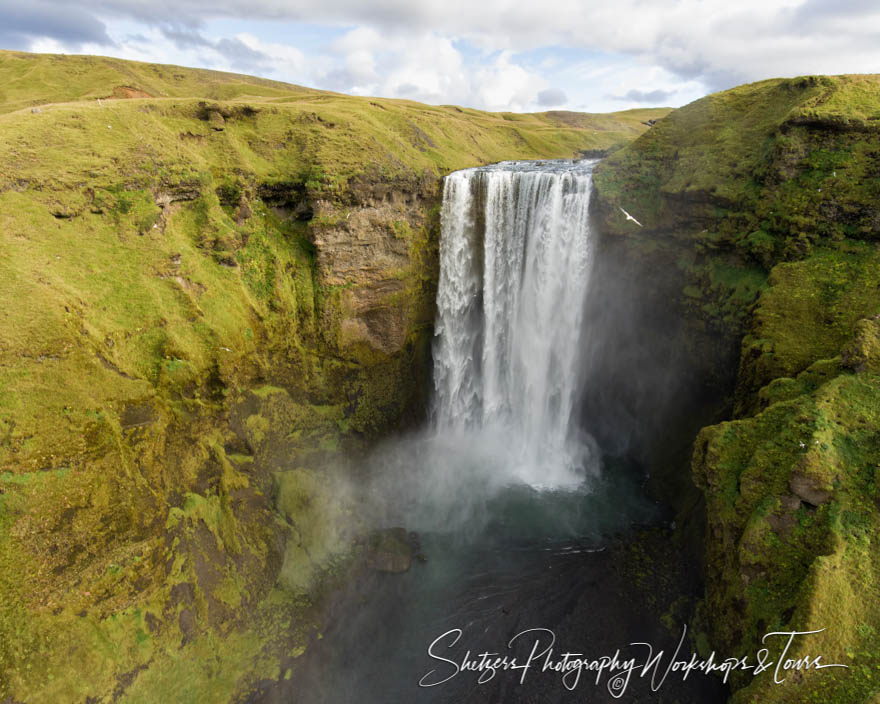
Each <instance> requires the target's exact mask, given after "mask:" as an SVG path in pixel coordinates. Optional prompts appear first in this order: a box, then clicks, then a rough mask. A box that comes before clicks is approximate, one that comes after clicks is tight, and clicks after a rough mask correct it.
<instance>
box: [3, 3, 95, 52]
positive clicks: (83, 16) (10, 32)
mask: <svg viewBox="0 0 880 704" xmlns="http://www.w3.org/2000/svg"><path fill="white" fill-rule="evenodd" d="M41 37H45V38H49V39H53V40H55V41H56V42H58V43H59V44H61V45H62V46H65V47H70V48H71V49H74V48H79V47H81V46H82V45H83V44H87V43H90V42H91V43H97V44H104V45H112V44H113V41H112V40H111V39H110V37H109V36H108V35H107V29H106V27H105V25H104V23H103V22H101V21H99V20H98V19H96V18H95V17H94V16H93V15H92V14H91V13H89V12H88V11H87V10H84V9H80V8H77V7H76V6H75V4H73V5H66V4H64V5H61V4H56V3H54V2H41V1H40V0H37V1H36V2H31V1H29V2H27V3H21V4H16V5H15V6H13V5H11V4H7V3H3V4H2V5H0V46H2V47H7V48H12V49H26V48H28V47H29V46H30V43H31V42H32V41H33V40H35V39H38V38H41Z"/></svg>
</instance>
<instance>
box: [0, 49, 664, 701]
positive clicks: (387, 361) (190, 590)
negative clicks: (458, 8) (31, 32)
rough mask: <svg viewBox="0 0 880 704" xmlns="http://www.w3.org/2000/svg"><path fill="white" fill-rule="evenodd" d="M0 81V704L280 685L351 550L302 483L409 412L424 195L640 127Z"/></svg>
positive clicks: (217, 80) (23, 75)
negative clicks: (456, 180) (491, 169)
mask: <svg viewBox="0 0 880 704" xmlns="http://www.w3.org/2000/svg"><path fill="white" fill-rule="evenodd" d="M0 79H2V81H0V82H2V85H3V86H4V89H3V93H2V94H0V134H2V135H3V139H2V140H0V164H2V165H3V166H2V168H0V228H2V237H3V243H4V245H3V249H4V251H3V256H2V258H0V271H2V273H0V291H2V295H3V300H4V301H7V302H9V305H6V306H4V310H3V311H2V314H0V316H2V323H0V471H2V473H0V526H2V532H0V635H2V637H0V701H9V702H14V701H27V702H59V701H71V702H74V701H111V700H112V701H144V700H147V701H177V702H186V701H192V702H201V701H219V700H229V699H231V698H233V695H232V694H231V693H235V692H239V693H240V695H241V696H245V693H246V692H247V691H248V689H249V688H250V687H251V685H253V684H254V683H256V682H259V681H260V680H261V679H277V678H279V677H283V676H284V675H285V672H288V669H287V668H288V665H289V663H290V661H291V659H292V658H293V657H295V656H296V655H297V654H298V653H300V652H301V651H302V647H303V645H304V644H305V643H306V641H307V639H308V638H309V637H311V635H313V634H314V633H315V628H316V624H317V623H318V618H317V613H318V612H319V610H320V609H319V607H320V604H319V601H320V590H319V589H317V588H316V584H320V583H322V580H323V581H325V582H326V581H327V580H331V581H332V579H333V578H334V574H335V571H338V564H339V560H338V559H337V558H334V556H338V555H343V556H344V555H345V553H346V550H348V549H349V548H350V545H351V541H352V535H351V534H350V533H346V532H345V529H344V527H343V524H345V523H349V522H350V521H349V520H348V518H345V520H343V518H344V517H347V516H349V514H350V512H351V510H352V509H351V507H350V506H348V505H346V504H345V503H344V499H343V497H340V496H338V495H336V494H335V493H334V490H333V488H332V487H333V484H332V483H331V479H330V477H328V476H326V475H325V474H323V473H322V472H321V471H320V470H318V469H317V468H318V467H319V466H321V464H322V460H323V459H324V458H326V457H327V456H329V455H331V454H332V453H336V452H338V451H340V450H343V451H345V453H346V454H347V455H348V456H356V455H357V453H358V452H359V451H361V450H363V449H364V448H365V447H366V446H367V445H368V444H369V443H370V442H371V441H373V440H374V439H375V438H377V437H379V436H380V435H382V434H383V433H386V432H389V431H390V430H392V429H395V428H399V427H401V426H402V425H405V424H407V423H410V422H413V421H415V420H417V419H419V418H420V417H421V415H422V412H423V403H424V394H425V391H426V389H427V383H428V377H427V374H428V369H429V364H428V363H429V343H430V339H431V336H432V324H433V311H434V294H435V287H436V279H437V266H438V265H437V238H438V209H439V186H440V177H441V176H442V174H444V173H446V172H448V171H450V170H453V169H458V168H462V167H466V166H473V165H477V164H481V163H489V162H494V161H499V160H502V159H506V158H517V157H519V158H538V157H571V156H574V155H575V154H577V153H578V152H579V151H581V150H590V149H607V148H609V147H612V146H615V145H620V144H622V143H623V142H626V141H628V140H630V139H632V138H633V137H635V136H636V135H637V134H639V133H640V132H642V131H644V130H645V129H646V127H647V125H646V124H643V123H645V122H646V121H647V120H648V119H653V118H657V117H659V116H661V115H662V114H664V112H665V111H633V112H630V113H622V114H617V115H610V116H588V115H577V114H569V113H546V114H541V115H493V114H488V113H481V112H479V111H475V110H469V109H461V108H454V107H432V106H425V105H419V104H416V103H409V102H401V101H388V100H369V99H357V98H349V97H346V96H339V95H334V94H327V93H321V92H319V91H312V90H308V89H304V88H298V87H296V86H289V85H286V84H279V83H275V82H271V81H263V80H260V79H253V78H250V77H246V76H236V75H232V74H220V73H215V72H208V71H194V70H189V69H182V68H178V67H169V66H154V65H147V64H137V63H132V62H124V61H117V60H111V59H100V58H96V57H58V56H35V55H27V54H18V53H12V52H0ZM347 512H348V513H347ZM336 518H339V520H338V521H336ZM339 559H342V558H339Z"/></svg>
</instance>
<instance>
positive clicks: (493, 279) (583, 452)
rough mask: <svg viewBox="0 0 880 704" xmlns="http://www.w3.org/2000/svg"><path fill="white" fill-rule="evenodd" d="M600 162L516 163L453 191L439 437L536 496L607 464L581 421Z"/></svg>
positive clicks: (468, 177) (444, 267)
mask: <svg viewBox="0 0 880 704" xmlns="http://www.w3.org/2000/svg"><path fill="white" fill-rule="evenodd" d="M593 164H594V162H584V161H581V162H537V163H536V162H505V163H502V164H497V165H494V166H489V167H482V168H477V169H468V170H465V171H458V172H455V173H452V174H450V175H449V176H447V177H446V180H445V182H444V190H443V209H442V213H441V225H442V234H441V241H440V285H439V289H438V292H437V325H436V339H435V345H434V385H435V398H434V409H433V413H434V423H435V428H436V431H437V434H438V436H442V437H446V438H447V439H449V438H452V440H451V442H452V443H456V442H459V443H463V444H467V445H472V444H474V443H476V444H477V445H478V446H479V450H480V452H479V454H480V455H483V456H489V457H492V458H493V460H494V462H493V463H495V464H500V465H501V466H503V467H504V468H505V469H506V470H507V472H509V477H508V479H509V480H511V481H513V480H519V481H524V482H527V483H528V484H531V485H532V486H537V487H547V488H551V487H567V486H574V485H577V484H580V483H581V482H582V481H583V479H584V477H585V475H586V474H587V473H588V472H590V470H591V468H592V466H593V465H594V464H595V463H596V462H597V460H596V459H594V458H595V456H596V454H597V453H596V452H595V451H594V449H593V445H592V441H591V440H590V439H589V438H587V437H585V436H584V435H583V434H580V433H578V432H577V429H576V428H574V427H573V422H572V421H573V410H574V406H575V403H576V402H577V397H578V380H579V378H580V375H579V356H580V342H581V324H582V320H583V311H584V302H585V297H586V291H587V285H588V281H589V275H590V267H591V262H592V254H593V237H592V233H591V231H590V226H589V218H588V208H589V202H590V190H591V174H592V167H593Z"/></svg>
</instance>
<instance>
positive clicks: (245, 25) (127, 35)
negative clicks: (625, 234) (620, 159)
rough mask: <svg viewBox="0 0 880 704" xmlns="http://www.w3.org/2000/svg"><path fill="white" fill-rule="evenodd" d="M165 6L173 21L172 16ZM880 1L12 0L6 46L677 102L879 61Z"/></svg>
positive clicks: (292, 75) (444, 93) (430, 99)
mask: <svg viewBox="0 0 880 704" xmlns="http://www.w3.org/2000/svg"><path fill="white" fill-rule="evenodd" d="M169 17H173V19H171V20H169V19H168V18H169ZM878 32H880V7H875V6H873V4H872V3H869V2H865V1H864V0H848V1H847V2H844V3H837V4H835V6H834V7H827V6H826V4H825V3H822V2H821V1H820V0H800V1H798V0H794V1H792V0H768V1H765V2H759V1H758V0H749V1H748V2H745V3H741V4H739V5H737V6H735V7H733V6H731V5H729V4H728V3H722V2H718V1H712V2H699V0H676V1H675V2H672V3H665V4H664V6H663V7H658V6H657V5H646V4H644V3H642V2H640V1H639V0H622V2H621V3H619V4H618V6H616V8H615V9H614V10H608V9H605V8H603V7H599V6H586V7H581V6H579V5H578V3H573V2H570V0H548V2H546V3H544V4H543V5H542V7H541V8H533V7H515V8H509V7H507V6H506V3H505V2H504V1H503V0H493V1H492V2H490V3H488V4H484V5H481V6H480V7H472V6H470V5H469V4H468V3H465V2H463V0H458V2H451V3H450V2H445V3H443V4H442V5H441V4H440V3H439V2H436V0H425V1H423V2H419V3H416V4H408V3H405V2H401V1H400V0H380V2H377V3H372V4H371V5H370V6H369V7H362V6H360V5H359V4H357V3H352V2H350V1H349V0H323V1H322V2H320V3H312V2H311V0H301V1H300V2H298V3H297V4H296V6H288V4H287V3H284V2H281V1H280V0H258V1H257V2H252V3H244V2H242V1H241V0H225V2H222V3H214V4H209V3H206V2H203V1H202V0H180V1H179V2H175V3H170V2H165V1H164V0H163V1H162V2H159V3H155V4H153V5H152V6H150V7H149V8H146V7H144V6H143V5H142V4H141V3H137V2H134V0H101V2H98V3H88V4H87V3H83V2H79V1H77V2H73V3H64V2H61V0H35V1H34V2H32V3H29V4H28V6H27V7H24V8H22V7H12V6H11V3H9V2H8V0H0V48H3V49H9V50H12V51H26V52H30V53H50V54H66V55H83V54H84V55H93V56H106V57H110V58H119V59H127V60H134V61H142V62H145V63H161V64H169V65H176V66H184V67H189V68H203V69H211V70H217V71H225V72H229V73H238V74H245V75H252V76H257V77H261V78H266V79H269V80H276V81H282V82H285V83H291V84H294V85H300V86H306V87H310V88H314V89H316V90H324V91H332V92H336V93H343V94H346V95H355V96H363V97H367V96H369V97H377V98H394V99H403V100H413V101H416V102H421V103H427V104H431V105H459V106H462V107H470V108H475V109H479V110H491V111H496V112H497V111H501V112H520V113H523V112H546V111H548V110H570V111H574V112H590V113H604V112H619V111H622V110H627V109H635V108H641V107H670V108H676V107H680V106H682V105H685V104H687V103H690V102H692V101H693V100H696V99H698V98H701V97H703V96H705V95H708V94H710V93H714V92H717V91H719V90H724V89H726V88H732V87H734V86H736V85H741V84H744V83H753V82H757V81H760V80H764V79H771V78H791V77H796V76H801V75H840V74H849V73H877V72H880V48H878V47H877V46H876V41H874V37H875V36H876V34H877V33H878Z"/></svg>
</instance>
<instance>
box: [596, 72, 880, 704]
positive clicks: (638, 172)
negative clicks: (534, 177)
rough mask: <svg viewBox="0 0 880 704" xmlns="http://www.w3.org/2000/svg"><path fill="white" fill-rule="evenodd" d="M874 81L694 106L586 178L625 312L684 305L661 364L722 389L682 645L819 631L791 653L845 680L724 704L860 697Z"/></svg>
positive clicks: (872, 369)
mask: <svg viewBox="0 0 880 704" xmlns="http://www.w3.org/2000/svg"><path fill="white" fill-rule="evenodd" d="M878 89H880V79H878V78H877V77H876V76H843V77H818V78H816V77H808V78H799V79H791V80H773V81H765V82H762V83H758V84H754V85H749V86H742V87H740V88H736V89H733V90H730V91H726V92H723V93H719V94H715V95H712V96H708V97H707V98H704V99H701V100H699V101H697V102H695V103H692V104H691V105H688V106H686V107H684V108H681V109H680V110H677V111H676V112H674V113H673V114H672V115H670V116H669V117H668V118H666V119H665V120H663V121H661V122H660V123H659V124H658V125H656V126H655V127H654V128H653V129H652V130H650V131H649V132H648V133H646V134H645V135H643V136H642V137H641V138H639V139H638V140H636V141H635V142H634V143H633V144H632V145H630V146H629V147H626V148H624V149H623V150H621V151H620V152H617V153H616V154H614V155H612V156H611V157H609V158H608V159H606V160H605V161H604V162H603V163H602V164H601V165H600V166H599V168H597V170H596V174H595V183H596V186H597V192H598V197H597V208H596V216H597V217H598V218H599V220H600V222H601V225H602V230H603V232H604V233H605V236H606V239H607V240H608V241H607V243H606V248H607V249H610V250H614V251H616V252H622V255H621V256H622V258H623V259H624V261H625V262H626V264H625V270H626V271H628V272H629V273H630V275H631V277H632V278H631V281H632V282H633V285H634V286H642V287H643V288H642V289H641V290H642V291H647V292H648V297H649V299H654V300H649V301H647V302H644V303H641V304H640V305H641V307H642V308H643V309H648V310H650V308H651V307H652V306H657V305H658V304H657V301H656V297H657V296H664V297H668V298H667V300H668V301H669V302H670V303H671V307H672V308H673V309H675V308H677V309H678V310H680V311H681V316H680V320H679V322H678V324H677V326H676V327H673V328H671V329H665V330H664V331H663V334H662V337H664V338H665V339H666V340H667V341H668V343H669V344H668V347H669V348H674V349H677V350H680V351H682V352H683V354H682V357H681V358H680V360H679V363H678V364H677V365H676V364H675V363H667V366H666V367H665V368H667V369H670V370H675V369H679V370H683V373H684V374H685V375H686V376H688V377H690V378H691V380H692V384H691V388H693V389H694V393H695V398H699V397H700V388H701V387H702V388H703V389H705V390H708V391H710V393H709V394H708V398H712V397H713V396H715V395H716V394H717V393H718V392H719V391H720V392H724V391H725V390H726V392H727V393H726V398H727V404H726V406H727V407H726V408H724V407H723V405H722V406H720V407H717V408H715V409H714V410H713V409H712V408H711V407H706V416H705V417H704V420H703V423H702V424H703V425H705V423H706V422H709V423H712V422H713V420H712V419H713V417H714V418H715V420H716V421H721V422H715V424H712V425H707V426H706V427H704V428H703V429H702V430H701V431H700V432H699V434H698V436H697V438H696V443H695V447H694V449H693V455H692V458H691V465H692V471H693V479H694V481H695V483H696V485H697V486H698V487H699V489H700V490H701V492H702V494H703V497H704V500H705V513H706V519H705V520H706V524H705V560H706V581H707V588H706V597H705V601H704V604H703V610H702V611H703V613H702V616H701V617H698V618H697V620H696V624H695V625H696V626H697V629H698V630H700V629H702V630H703V633H702V635H699V636H698V637H697V639H696V644H697V645H698V646H699V647H701V649H702V651H703V654H704V655H705V654H708V650H710V649H711V648H715V649H717V650H718V651H719V652H722V653H724V654H730V655H745V654H749V655H750V656H752V658H754V654H755V653H756V652H757V650H758V649H759V648H760V647H761V643H760V640H761V637H762V636H763V635H764V634H765V633H768V632H771V631H788V630H799V631H810V630H818V629H824V631H823V632H822V633H819V634H816V635H813V636H810V637H809V640H806V641H803V640H802V641H801V642H800V643H799V644H797V645H796V646H793V647H792V650H791V651H790V653H789V655H790V656H791V657H795V658H796V657H803V656H804V655H806V654H807V653H810V654H813V655H815V654H817V653H821V654H822V655H823V656H824V657H823V660H824V661H825V662H834V663H844V664H847V665H848V666H849V669H847V670H841V669H834V670H824V671H810V672H799V673H795V674H794V675H790V676H789V677H788V678H787V679H786V681H785V683H784V684H782V685H776V684H773V682H772V679H771V678H766V679H765V678H754V681H752V678H751V677H750V676H748V675H744V676H741V677H738V678H735V679H734V680H733V686H734V690H735V693H734V696H733V699H732V701H733V702H777V701H778V702H782V701H786V702H788V701H803V702H810V701H816V702H820V701H821V702H857V701H868V700H869V699H870V698H871V696H873V694H874V693H876V684H874V681H875V679H876V653H877V651H878V646H880V641H878V634H877V630H876V629H877V627H878V623H880V613H878V610H877V606H876V605H877V604H878V603H880V599H878V596H880V584H878V581H877V575H878V574H880V572H878V566H880V565H878V559H880V553H878V551H877V548H876V545H875V542H876V541H875V537H874V536H875V535H876V534H877V529H878V527H880V512H878V497H880V484H878V481H880V474H878V466H880V465H878V462H880V445H878V435H877V428H878V427H880V425H878V421H880V417H878V409H880V402H878V401H880V377H878V374H877V372H878V359H877V350H878V340H880V337H878V333H880V326H878V324H877V316H878V314H880V294H878V291H880V288H878V287H880V274H878V271H880V269H878V263H880V249H878V241H877V240H878V236H880V205H878V204H880V178H878V175H880V127H878V125H880V122H878V120H880V99H878V95H880V91H878ZM621 208H623V209H624V210H626V211H628V212H629V213H631V214H632V215H633V216H635V218H636V219H638V220H639V221H640V223H641V224H642V225H643V227H639V226H638V225H636V224H635V223H633V222H632V221H628V220H626V218H625V215H624V213H623V212H622V211H621ZM667 308H669V306H668V305H667ZM659 354H661V355H662V354H663V349H662V348H661V350H660V352H659ZM737 359H738V361H737ZM731 362H732V363H731ZM654 364H655V366H659V367H661V368H662V367H663V364H661V363H659V362H654ZM734 371H735V376H734V375H733V374H732V372H734ZM621 386H622V388H625V387H626V384H625V383H624V384H621ZM630 386H631V385H630ZM653 393H659V392H657V391H656V390H654V391H653ZM631 397H632V403H631V404H630V406H634V405H635V404H636V402H637V401H638V399H639V398H641V396H640V394H639V393H637V392H635V391H633V392H631ZM644 441H645V442H647V443H649V444H650V443H651V442H653V443H654V446H655V447H656V446H657V445H658V444H662V438H661V436H660V435H658V434H656V433H655V434H654V435H653V436H650V433H649V434H648V435H647V436H646V438H645V440H644ZM661 458H662V455H661ZM657 464H659V465H660V466H656V465H657ZM680 466H681V465H680V463H679V464H676V463H673V464H672V465H668V466H666V468H665V469H664V466H663V462H662V461H657V462H655V469H656V471H658V472H661V473H663V472H664V471H665V473H666V474H667V475H668V474H670V473H674V472H675V471H676V470H675V467H680ZM686 495H687V494H684V496H686ZM680 496H682V495H680ZM689 506H690V504H689V502H688V501H679V511H680V516H682V517H684V518H687V516H688V512H689V510H690V509H689Z"/></svg>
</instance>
